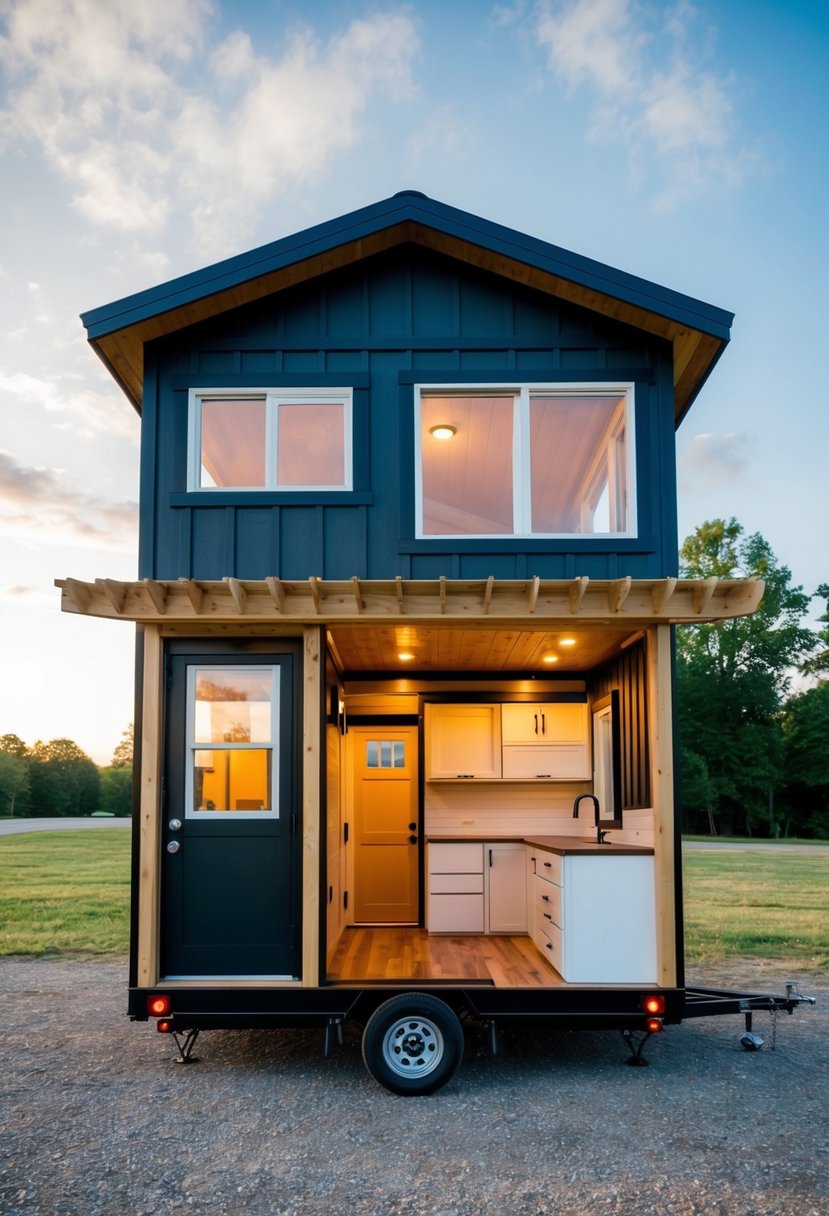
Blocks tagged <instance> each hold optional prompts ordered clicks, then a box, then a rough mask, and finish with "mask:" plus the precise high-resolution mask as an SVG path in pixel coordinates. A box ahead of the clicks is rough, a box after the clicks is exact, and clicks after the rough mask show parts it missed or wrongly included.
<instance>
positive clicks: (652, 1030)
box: [645, 1018, 662, 1034]
mask: <svg viewBox="0 0 829 1216" xmlns="http://www.w3.org/2000/svg"><path fill="white" fill-rule="evenodd" d="M645 1029H646V1030H647V1032H648V1034H659V1032H660V1030H661V1029H662V1019H661V1018H646V1019H645Z"/></svg>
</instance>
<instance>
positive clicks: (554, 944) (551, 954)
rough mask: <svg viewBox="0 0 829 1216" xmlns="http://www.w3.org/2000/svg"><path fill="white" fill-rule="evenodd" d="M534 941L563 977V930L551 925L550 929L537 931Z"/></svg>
mask: <svg viewBox="0 0 829 1216" xmlns="http://www.w3.org/2000/svg"><path fill="white" fill-rule="evenodd" d="M533 940H534V941H535V944H536V945H537V946H538V948H539V950H540V951H541V953H542V954H543V955H544V957H545V958H546V960H547V962H548V963H551V964H552V966H553V967H555V969H556V971H558V972H559V973H560V974H561V975H562V976H563V975H564V934H563V933H562V931H561V929H557V928H556V926H555V925H551V926H550V927H549V928H548V929H536V932H535V934H534V935H533Z"/></svg>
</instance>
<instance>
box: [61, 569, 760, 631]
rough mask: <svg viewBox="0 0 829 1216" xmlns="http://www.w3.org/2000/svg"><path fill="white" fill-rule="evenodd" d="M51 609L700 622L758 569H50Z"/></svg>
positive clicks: (730, 606) (251, 617) (743, 590)
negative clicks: (642, 572)
mask: <svg viewBox="0 0 829 1216" xmlns="http://www.w3.org/2000/svg"><path fill="white" fill-rule="evenodd" d="M55 586H57V587H59V588H60V590H61V609H62V610H63V611H64V612H74V613H80V614H81V615H83V616H95V617H105V618H107V619H110V620H123V621H134V622H137V623H142V624H148V623H154V624H163V623H165V622H169V623H170V624H173V623H175V624H180V623H184V622H188V623H198V622H205V623H219V624H230V623H233V624H239V623H242V622H245V623H248V624H266V623H268V622H274V623H276V622H290V621H293V622H296V623H297V624H332V623H352V624H359V623H360V622H361V621H364V622H369V621H371V622H373V623H375V624H376V623H378V622H379V621H385V622H387V623H390V622H393V621H394V620H398V621H400V620H405V621H407V622H410V623H416V622H426V621H429V622H434V623H440V622H444V623H446V624H453V625H457V624H459V623H461V622H465V623H467V624H471V623H474V622H476V621H477V622H479V623H492V624H494V623H496V622H497V623H498V624H506V623H508V622H509V623H513V624H519V623H522V622H523V623H524V624H525V626H526V625H530V624H532V623H533V622H536V623H538V625H539V626H549V625H550V623H551V622H554V621H555V622H562V623H568V624H575V623H577V622H578V623H581V624H585V625H587V624H594V625H601V624H613V625H622V624H624V625H631V626H639V627H641V626H644V625H651V624H664V625H677V624H702V623H703V622H710V621H720V620H727V619H729V618H730V617H736V616H747V615H749V614H750V613H752V612H754V611H755V609H756V608H757V606H758V605H759V603H760V600H761V599H762V597H763V591H764V587H765V584H764V583H763V581H762V580H761V579H720V578H708V579H677V578H663V579H633V578H630V577H629V576H628V577H625V578H618V579H610V580H607V579H589V578H586V577H584V576H582V577H577V578H573V579H542V578H530V579H496V578H493V577H490V578H487V579H477V580H471V581H469V580H463V579H447V578H439V579H423V580H412V579H404V578H401V577H397V578H394V579H361V578H357V577H356V576H355V577H354V578H351V579H350V580H330V579H321V578H316V577H313V576H312V577H311V578H308V579H300V580H283V579H278V578H264V579H237V578H224V579H221V580H220V581H208V580H205V579H190V578H180V579H149V578H147V579H142V580H140V581H135V582H120V581H117V580H115V579H108V578H99V579H95V581H94V582H84V581H82V580H79V579H73V578H66V579H56V580H55Z"/></svg>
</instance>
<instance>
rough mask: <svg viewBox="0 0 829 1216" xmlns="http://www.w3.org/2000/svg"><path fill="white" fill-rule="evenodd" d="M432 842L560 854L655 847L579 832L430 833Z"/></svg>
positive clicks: (628, 852)
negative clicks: (505, 846)
mask: <svg viewBox="0 0 829 1216" xmlns="http://www.w3.org/2000/svg"><path fill="white" fill-rule="evenodd" d="M426 839H427V841H428V842H429V843H430V844H477V843H479V842H480V843H483V842H485V841H486V842H489V841H492V842H493V843H509V842H511V843H513V844H528V845H530V846H531V847H532V848H535V849H544V850H545V851H546V852H548V853H558V854H559V856H560V857H567V856H578V857H585V856H594V857H652V856H653V849H652V848H650V847H649V846H647V845H638V844H614V843H613V841H612V840H606V841H605V842H604V844H597V843H596V841H595V840H588V839H587V838H586V837H585V838H582V837H580V836H496V835H495V834H490V835H487V836H440V835H437V836H427V838H426Z"/></svg>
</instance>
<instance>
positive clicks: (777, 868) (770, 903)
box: [683, 851, 829, 971]
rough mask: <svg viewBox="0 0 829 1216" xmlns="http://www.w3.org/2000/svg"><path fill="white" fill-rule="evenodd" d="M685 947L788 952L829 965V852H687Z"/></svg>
mask: <svg viewBox="0 0 829 1216" xmlns="http://www.w3.org/2000/svg"><path fill="white" fill-rule="evenodd" d="M683 874H684V883H683V887H684V899H685V955H686V958H687V959H688V960H690V961H691V962H706V963H707V962H716V961H718V960H720V959H728V958H735V957H744V958H767V959H781V960H783V959H785V960H787V961H789V962H796V963H797V964H798V965H799V966H800V967H802V968H805V969H807V970H811V971H823V970H826V969H827V968H829V857H827V856H826V855H825V854H823V855H821V854H818V855H816V856H813V857H810V856H809V855H808V854H804V853H739V852H722V853H718V852H713V851H712V852H699V853H686V854H685V855H684V857H683Z"/></svg>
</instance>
